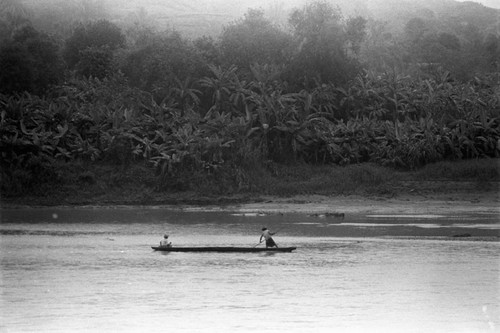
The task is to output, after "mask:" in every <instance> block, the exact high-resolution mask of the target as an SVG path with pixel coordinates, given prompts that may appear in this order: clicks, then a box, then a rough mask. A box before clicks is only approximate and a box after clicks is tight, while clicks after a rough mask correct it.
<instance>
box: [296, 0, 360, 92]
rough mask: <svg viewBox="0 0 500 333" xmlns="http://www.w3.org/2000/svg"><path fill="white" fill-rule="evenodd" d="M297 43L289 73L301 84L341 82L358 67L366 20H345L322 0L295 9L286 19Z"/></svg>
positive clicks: (346, 79) (352, 74)
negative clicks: (357, 56)
mask: <svg viewBox="0 0 500 333" xmlns="http://www.w3.org/2000/svg"><path fill="white" fill-rule="evenodd" d="M289 23H290V25H291V26H292V28H293V32H294V37H295V38H296V40H297V42H298V44H297V48H296V50H295V54H294V57H293V60H292V64H291V66H290V69H289V72H288V76H289V77H290V79H291V80H293V81H294V82H300V81H302V82H300V83H302V86H303V87H311V86H314V85H315V84H316V83H318V82H319V83H327V82H332V83H335V84H344V83H346V82H347V81H348V80H349V78H351V77H352V76H354V75H355V73H356V72H357V71H358V62H357V59H356V57H354V56H352V55H356V54H357V53H358V51H359V44H360V42H361V40H362V38H363V36H364V29H365V20H364V19H362V18H355V19H351V20H349V21H347V23H346V22H344V21H343V20H342V15H341V13H340V11H339V10H336V9H334V8H333V7H332V6H331V5H329V4H328V3H327V2H325V1H320V2H312V3H310V4H307V5H306V6H305V7H304V8H303V9H300V10H295V11H294V12H293V13H292V14H291V15H290V19H289Z"/></svg>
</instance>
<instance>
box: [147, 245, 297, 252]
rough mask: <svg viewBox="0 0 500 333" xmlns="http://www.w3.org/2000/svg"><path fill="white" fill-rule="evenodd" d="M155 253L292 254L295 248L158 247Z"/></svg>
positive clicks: (155, 247) (153, 247)
mask: <svg viewBox="0 0 500 333" xmlns="http://www.w3.org/2000/svg"><path fill="white" fill-rule="evenodd" d="M151 248H152V249H153V250H155V251H163V252H250V253H251V252H292V251H293V250H296V249H297V248H296V247H270V248H265V247H260V248H259V247H236V246H205V247H201V246H197V247H174V246H172V247H160V246H152V247H151Z"/></svg>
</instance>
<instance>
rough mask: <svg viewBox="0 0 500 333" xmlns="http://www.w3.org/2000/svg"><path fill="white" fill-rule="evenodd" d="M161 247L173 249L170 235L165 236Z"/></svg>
mask: <svg viewBox="0 0 500 333" xmlns="http://www.w3.org/2000/svg"><path fill="white" fill-rule="evenodd" d="M160 246H161V247H171V246H172V243H171V242H169V241H168V235H165V236H163V239H162V240H161V241H160Z"/></svg>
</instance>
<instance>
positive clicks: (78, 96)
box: [0, 2, 500, 193]
mask: <svg viewBox="0 0 500 333" xmlns="http://www.w3.org/2000/svg"><path fill="white" fill-rule="evenodd" d="M290 23H291V26H292V28H293V38H291V37H290V35H288V34H287V33H285V32H283V31H280V30H279V29H277V28H276V27H275V26H273V25H272V24H271V23H269V22H268V21H267V20H266V19H265V18H264V16H263V14H262V12H259V11H250V12H248V13H247V15H246V16H245V18H244V19H243V20H241V21H238V22H236V23H233V24H232V25H229V26H228V27H227V28H226V29H225V31H224V33H223V35H222V36H221V39H220V41H214V40H213V39H209V38H205V39H199V40H196V41H194V42H191V41H189V40H187V39H185V38H183V37H182V36H181V35H180V34H179V33H177V32H165V33H162V34H160V33H154V32H152V31H146V32H144V33H145V34H146V37H147V38H146V37H145V38H144V39H143V40H142V41H141V42H139V41H136V42H135V43H133V45H129V46H126V45H125V38H124V35H123V34H122V32H121V30H120V29H119V28H118V27H117V26H116V25H114V24H111V23H110V22H107V21H97V22H92V23H88V24H86V25H81V26H79V27H78V28H76V29H75V31H74V33H73V35H72V36H71V37H70V38H69V39H68V40H67V43H66V49H65V55H66V59H67V60H68V63H69V64H70V66H71V69H72V71H73V72H72V73H73V74H76V75H71V73H66V74H68V75H67V76H66V78H67V79H66V81H64V83H63V84H61V83H60V82H61V81H58V80H60V76H59V75H61V73H62V72H63V71H62V70H60V68H61V67H60V66H61V64H62V62H61V60H60V57H59V53H58V48H57V46H56V44H54V43H53V42H52V41H51V40H50V39H49V38H48V37H47V36H46V35H44V34H42V33H39V32H37V31H36V30H34V29H33V28H29V27H26V28H23V29H18V30H16V31H17V32H16V33H14V34H13V35H12V37H9V38H10V39H9V41H8V43H6V44H5V45H3V46H2V48H1V49H0V62H1V64H2V68H5V69H6V70H3V71H2V72H0V82H1V83H2V85H1V86H0V87H1V88H0V89H2V91H1V92H2V94H0V114H1V126H0V136H1V137H0V151H1V154H2V159H1V166H2V180H3V182H2V186H3V187H2V191H6V192H9V193H22V192H23V191H27V190H29V189H33V188H36V187H40V186H42V185H43V183H50V182H51V181H60V179H61V178H60V174H59V172H58V170H57V168H56V167H55V166H56V165H59V164H61V163H72V164H79V163H80V164H92V165H93V164H94V163H97V164H99V163H106V164H109V165H111V166H113V167H114V168H115V169H116V172H117V173H119V174H120V175H124V174H126V173H127V172H128V171H127V170H129V169H130V168H133V167H134V166H135V165H137V164H141V165H146V166H147V167H148V169H146V170H148V172H150V175H147V177H146V178H147V179H151V178H153V177H156V180H157V181H156V189H157V190H159V191H164V190H169V191H172V190H174V191H175V190H190V189H204V191H208V192H210V191H212V193H226V192H232V193H234V192H238V191H252V190H253V189H259V188H260V189H262V188H263V187H265V186H266V185H267V184H273V179H270V178H269V174H270V175H276V176H277V177H278V176H279V175H283V174H284V173H285V174H286V168H287V166H300V165H307V166H311V165H315V166H317V167H318V169H317V170H323V171H321V172H325V173H327V174H329V177H331V178H332V181H331V182H330V183H329V185H328V186H334V187H336V188H338V191H340V192H339V193H347V192H348V188H347V187H346V186H350V185H353V186H357V185H356V184H357V183H356V182H357V180H358V179H361V180H363V179H364V180H365V181H366V180H368V182H369V183H371V184H373V186H379V185H380V184H382V183H383V182H384V180H385V179H386V178H385V176H384V175H383V174H379V173H377V172H375V171H373V170H374V168H376V167H375V166H373V165H374V164H376V165H380V166H387V167H391V168H401V169H405V170H408V169H409V170H414V169H419V168H421V167H424V166H425V165H428V164H429V163H434V162H440V161H448V160H461V159H478V158H495V157H498V156H499V154H500V147H499V146H498V143H499V140H500V118H499V117H500V94H499V86H498V82H500V77H499V76H498V73H496V72H491V73H486V74H485V73H483V74H481V71H479V70H478V73H479V75H477V76H474V77H472V78H471V79H469V80H464V77H461V76H460V75H456V74H457V73H458V72H457V70H454V69H453V68H454V67H453V66H452V64H451V63H446V61H445V60H446V59H449V56H450V55H451V54H454V53H457V54H458V55H457V58H454V59H455V60H456V62H457V63H459V64H460V63H461V62H460V61H461V60H463V59H464V58H463V57H462V56H463V54H461V53H460V52H462V51H463V50H468V51H467V52H469V51H471V44H470V43H469V41H467V40H465V39H464V34H455V33H451V32H445V31H440V30H436V29H435V28H434V27H433V26H429V25H428V22H427V21H425V20H414V21H412V22H410V23H409V24H408V25H407V32H406V35H405V36H404V37H405V38H401V36H400V37H395V36H389V35H387V32H386V31H385V30H384V29H385V28H384V26H383V25H377V23H376V22H367V21H365V20H364V19H362V18H350V19H347V20H344V19H343V18H342V15H341V14H340V12H339V11H337V10H335V9H334V8H332V7H331V6H330V5H328V4H327V3H326V2H316V3H310V4H308V5H307V6H305V7H304V8H303V9H299V10H296V11H294V12H293V13H292V15H291V17H290ZM367 24H368V25H369V30H368V33H369V36H371V37H372V36H374V37H376V38H375V41H376V42H374V44H364V42H363V40H364V38H365V36H366V35H365V33H366V32H365V26H366V25H367ZM129 40H130V39H129ZM473 40H474V41H475V43H476V44H477V47H479V48H481V47H485V45H487V48H488V50H490V51H491V52H490V53H488V54H489V55H495V54H496V53H495V52H497V51H498V50H497V49H498V47H497V44H496V43H497V38H496V37H495V36H493V37H488V38H486V39H484V40H483V39H477V38H476V39H473ZM377 43H378V44H377ZM288 47H291V50H294V51H293V52H291V53H290V54H288V55H284V54H283V52H282V51H283V50H288V49H287V48H288ZM117 48H122V49H121V50H120V51H119V54H118V52H117ZM368 50H376V51H377V52H376V54H377V59H373V60H371V61H369V60H368V59H367V58H366V52H367V51H368ZM392 51H394V52H392ZM396 51H397V52H396ZM464 52H465V51H464ZM388 53H392V54H391V56H389V55H388ZM118 55H119V56H118ZM412 57H413V58H412ZM360 59H364V60H366V65H367V66H368V67H371V68H372V69H365V70H361V67H360V62H359V61H360ZM473 59H476V58H473ZM484 59H486V60H487V59H489V60H488V61H490V62H491V59H492V58H491V59H490V58H488V57H486V56H485V57H484ZM424 61H425V62H426V63H425V64H427V65H430V66H427V65H425V66H424ZM435 62H437V65H436V66H434V64H435ZM483 65H484V63H481V65H480V66H483ZM424 67H425V68H424ZM446 68H449V70H446ZM477 68H479V67H477ZM481 68H482V69H483V70H484V68H490V67H484V68H483V67H481ZM55 83H59V85H54V84H55ZM49 87H50V89H49ZM364 163H370V167H365V165H366V164H364ZM350 164H362V166H359V167H354V168H353V169H352V170H354V171H352V172H351V173H349V174H343V173H342V172H338V169H337V168H334V169H335V170H334V171H332V170H333V169H332V167H331V166H332V165H341V166H345V165H350ZM322 167H324V168H325V169H322ZM325 170H326V171H325ZM328 170H330V171H328ZM329 172H331V173H329ZM291 176H292V175H291ZM76 177H77V178H78V179H79V180H77V181H78V182H79V183H85V184H89V186H90V185H96V184H98V183H99V181H98V180H96V179H95V177H94V176H93V175H92V174H90V173H83V172H82V173H80V175H79V176H76ZM260 177H266V178H265V179H260ZM311 177H312V176H311ZM118 178H119V177H118ZM118 178H117V177H115V178H114V179H115V180H116V179H118ZM271 178H272V177H271ZM4 180H5V181H4ZM116 182H117V183H119V180H116ZM16 184H18V185H16ZM96 186H97V185H96ZM315 186H316V185H315ZM318 186H320V185H319V184H318ZM321 188H323V187H321ZM323 189H324V188H323ZM309 190H310V191H314V186H313V187H312V188H310V189H309ZM276 191H277V192H282V193H288V191H289V190H288V189H287V187H286V185H284V184H279V185H276ZM304 191H308V189H304Z"/></svg>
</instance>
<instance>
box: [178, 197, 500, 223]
mask: <svg viewBox="0 0 500 333" xmlns="http://www.w3.org/2000/svg"><path fill="white" fill-rule="evenodd" d="M262 199H263V201H260V202H253V203H243V204H230V205H223V206H214V205H212V206H203V207H197V206H183V207H182V209H183V210H201V211H215V210H218V211H234V212H241V213H304V214H313V213H344V214H464V213H475V214H478V213H484V214H497V215H498V216H499V220H500V202H499V200H498V196H496V195H491V193H490V194H487V193H484V194H473V195H462V198H447V197H446V196H438V197H432V198H424V197H418V196H406V197H398V198H366V197H355V196H349V197H326V196H319V195H312V196H296V197H292V198H276V197H269V198H262ZM177 208H179V207H177Z"/></svg>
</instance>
